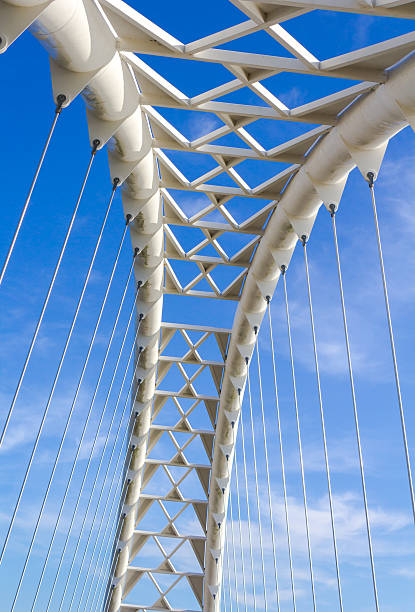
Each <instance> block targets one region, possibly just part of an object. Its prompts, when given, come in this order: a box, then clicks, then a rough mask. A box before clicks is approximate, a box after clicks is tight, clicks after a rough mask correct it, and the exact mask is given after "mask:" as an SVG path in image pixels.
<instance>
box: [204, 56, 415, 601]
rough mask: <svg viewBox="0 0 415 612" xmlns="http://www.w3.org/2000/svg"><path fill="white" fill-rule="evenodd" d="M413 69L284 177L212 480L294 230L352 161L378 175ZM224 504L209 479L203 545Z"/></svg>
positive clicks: (224, 468)
mask: <svg viewBox="0 0 415 612" xmlns="http://www.w3.org/2000/svg"><path fill="white" fill-rule="evenodd" d="M414 75H415V57H414V56H411V57H410V58H408V59H407V60H406V61H405V62H403V63H402V64H401V65H400V66H398V67H397V68H395V69H394V70H392V71H391V72H390V73H389V78H388V81H387V82H386V83H385V84H384V85H380V86H379V87H378V88H377V89H376V90H375V91H373V92H372V93H370V94H367V95H366V96H365V97H363V98H361V99H360V100H358V101H357V102H356V103H355V104H354V105H353V106H352V107H351V108H350V109H349V110H348V111H347V112H346V113H345V115H344V116H343V117H342V119H341V120H340V121H339V125H338V126H336V127H334V128H332V130H331V131H330V133H328V134H327V135H326V136H325V137H324V138H323V139H322V140H321V141H320V143H318V144H317V145H316V147H315V149H314V151H313V152H312V153H311V155H310V156H309V158H308V160H307V162H306V163H305V164H304V166H303V167H302V168H301V170H300V171H299V172H298V173H297V174H296V176H295V177H294V178H293V179H292V181H291V183H290V184H289V185H288V187H287V189H286V191H285V192H284V194H283V196H282V198H281V200H280V203H279V205H278V207H277V209H276V210H275V212H274V214H273V216H272V217H271V219H270V221H269V223H268V226H267V228H266V231H265V234H264V236H263V238H262V240H261V242H260V244H259V246H258V249H257V251H256V253H255V257H254V260H253V262H252V264H251V267H250V270H249V272H248V276H247V279H246V282H245V285H244V289H243V292H242V296H241V299H240V302H239V304H238V307H237V312H236V315H235V319H234V323H233V328H232V335H231V341H230V345H229V351H228V358H227V362H226V367H225V373H224V378H223V384H222V391H221V399H220V404H219V413H218V424H217V429H216V438H215V448H214V455H213V463H212V483H216V482H217V480H216V479H217V478H220V477H222V476H224V475H225V474H226V473H227V472H228V470H230V469H231V468H230V466H229V465H227V462H226V459H225V458H224V456H223V453H222V452H221V450H220V447H221V445H225V444H232V440H233V431H232V428H231V426H230V424H229V420H228V418H227V417H226V412H227V411H228V412H229V411H238V410H239V405H240V404H239V399H238V391H237V387H244V386H245V380H246V373H247V369H246V365H245V357H246V356H249V357H250V356H251V354H252V348H253V343H254V342H255V333H254V329H253V328H254V326H255V325H258V326H259V325H260V324H261V322H262V319H263V317H264V315H265V311H266V300H265V297H266V296H267V295H270V296H272V294H273V291H274V289H275V287H276V284H277V283H278V280H279V277H280V266H281V265H283V264H284V265H286V266H287V267H288V265H289V263H290V260H291V256H292V253H293V250H294V248H295V246H296V243H297V241H298V238H299V237H300V236H301V235H302V234H306V235H307V236H309V235H310V232H311V229H312V226H313V223H314V220H315V218H316V215H317V213H318V210H319V208H320V206H321V204H322V203H323V200H322V198H321V195H320V194H321V193H322V192H324V195H325V203H326V204H327V205H329V204H330V203H334V204H335V205H336V207H337V206H338V204H339V187H338V186H339V185H342V186H344V183H345V180H346V179H347V177H348V175H349V173H350V171H351V170H352V169H353V168H354V167H355V166H356V162H358V164H359V169H360V170H361V172H362V174H363V175H366V174H367V172H369V171H374V172H375V173H376V174H377V173H378V171H379V167H380V164H381V161H382V157H383V156H382V155H380V151H382V152H384V150H385V148H386V146H387V143H388V141H389V139H390V138H392V137H393V136H394V135H395V134H397V133H398V132H399V131H400V130H402V129H403V128H404V127H406V126H407V125H408V117H409V116H411V115H412V114H413V113H414V112H415V89H414V88H413V85H412V84H413V79H414ZM403 109H404V110H403ZM412 116H413V115H412ZM346 143H347V144H346ZM352 156H353V157H352ZM330 194H332V197H331V198H330ZM340 196H341V193H340ZM271 254H272V257H270V255H271ZM242 393H243V391H242ZM236 427H237V423H236V424H235V428H236ZM224 502H225V508H224ZM226 504H227V495H225V496H223V495H222V492H221V491H220V490H219V487H218V486H217V485H216V484H213V486H212V487H211V491H210V498H209V517H208V531H207V533H208V540H207V544H206V546H207V548H208V549H209V548H214V549H218V550H220V549H221V548H222V546H223V541H222V537H221V535H222V534H221V530H220V529H218V527H217V525H216V523H215V521H214V519H213V514H214V513H220V512H224V511H225V513H226ZM221 572H222V567H221V565H220V564H217V565H216V563H214V562H212V560H211V559H210V558H209V557H208V556H207V557H206V572H205V584H206V585H217V584H220V582H221ZM219 606H220V601H217V600H214V599H213V597H210V596H209V590H208V589H207V588H205V608H204V609H205V610H206V611H209V612H211V611H213V610H219Z"/></svg>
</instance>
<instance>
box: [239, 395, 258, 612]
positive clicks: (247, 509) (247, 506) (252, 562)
mask: <svg viewBox="0 0 415 612" xmlns="http://www.w3.org/2000/svg"><path fill="white" fill-rule="evenodd" d="M238 394H239V413H240V415H241V416H240V418H241V438H242V460H243V468H244V481H245V496H246V515H247V519H248V540H249V558H250V562H251V580H252V595H253V603H254V612H256V589H255V570H254V553H253V549H252V525H251V510H250V507H249V487H248V471H247V468H246V449H245V429H244V421H243V413H242V406H241V394H240V390H239V389H238Z"/></svg>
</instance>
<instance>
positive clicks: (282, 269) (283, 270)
mask: <svg viewBox="0 0 415 612" xmlns="http://www.w3.org/2000/svg"><path fill="white" fill-rule="evenodd" d="M286 271H287V266H286V265H284V264H282V266H281V274H282V275H283V276H284V274H285V273H286Z"/></svg>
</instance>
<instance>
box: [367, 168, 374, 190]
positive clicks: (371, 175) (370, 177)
mask: <svg viewBox="0 0 415 612" xmlns="http://www.w3.org/2000/svg"><path fill="white" fill-rule="evenodd" d="M366 176H367V180H368V182H369V188H370V189H373V185H374V184H375V173H374V172H368V173H367V174H366Z"/></svg>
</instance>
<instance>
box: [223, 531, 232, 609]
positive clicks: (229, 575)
mask: <svg viewBox="0 0 415 612" xmlns="http://www.w3.org/2000/svg"><path fill="white" fill-rule="evenodd" d="M227 527H228V526H227V525H226V535H225V547H226V555H225V556H226V567H227V573H228V590H229V608H230V612H233V603H232V585H231V570H230V566H229V543H228V540H229V536H228V528H227Z"/></svg>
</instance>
